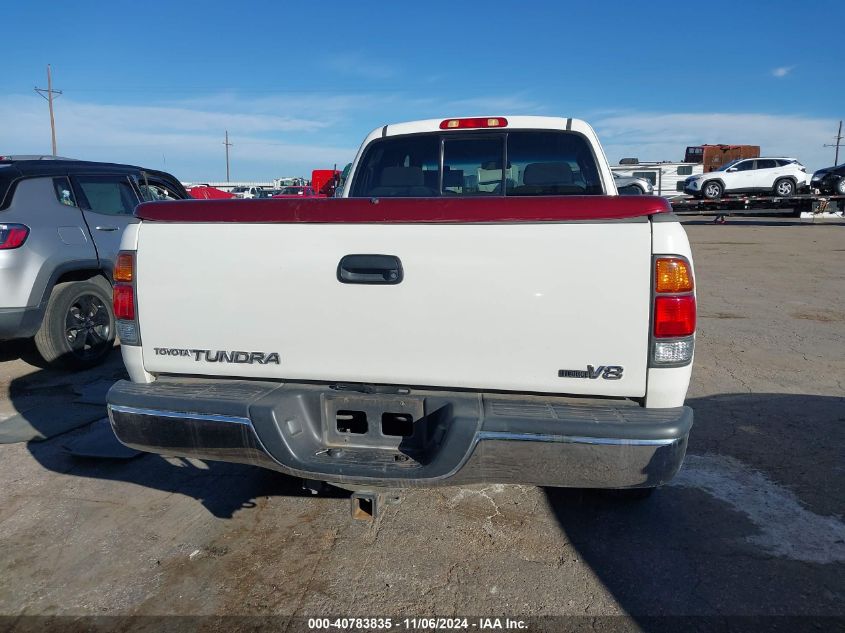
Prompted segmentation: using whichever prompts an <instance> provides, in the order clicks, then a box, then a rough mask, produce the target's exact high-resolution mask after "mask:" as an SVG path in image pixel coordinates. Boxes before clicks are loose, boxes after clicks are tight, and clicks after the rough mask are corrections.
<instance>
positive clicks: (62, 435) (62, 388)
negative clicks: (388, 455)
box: [0, 344, 349, 518]
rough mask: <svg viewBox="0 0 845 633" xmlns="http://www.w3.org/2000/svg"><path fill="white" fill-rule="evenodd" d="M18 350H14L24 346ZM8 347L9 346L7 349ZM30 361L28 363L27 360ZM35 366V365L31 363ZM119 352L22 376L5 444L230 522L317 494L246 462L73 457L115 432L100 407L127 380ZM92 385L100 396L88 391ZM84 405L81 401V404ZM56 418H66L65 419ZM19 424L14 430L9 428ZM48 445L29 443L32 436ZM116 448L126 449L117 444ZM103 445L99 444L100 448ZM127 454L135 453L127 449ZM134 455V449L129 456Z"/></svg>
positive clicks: (334, 493) (1, 438) (67, 470)
mask: <svg viewBox="0 0 845 633" xmlns="http://www.w3.org/2000/svg"><path fill="white" fill-rule="evenodd" d="M25 347H26V345H25V344H21V345H20V346H18V345H15V346H14V350H18V349H23V348H25ZM4 350H5V347H4ZM9 354H11V356H10V357H9V358H8V359H7V358H6V357H5V356H4V357H0V362H2V360H17V359H18V358H20V356H19V355H16V354H17V351H10V352H8V353H7V355H9ZM27 362H29V361H27ZM30 364H32V363H30ZM123 374H124V370H123V365H122V360H121V359H120V352H119V350H117V349H116V350H115V351H114V352H113V354H112V356H111V357H110V358H109V359H108V360H107V361H106V363H104V364H103V365H102V366H100V367H97V368H95V369H92V370H88V371H84V372H65V371H62V370H56V369H52V368H45V369H37V368H36V369H35V371H32V372H31V373H28V374H26V375H24V376H21V377H18V378H15V379H13V380H12V381H11V383H10V385H9V399H10V401H11V405H12V407H13V409H14V410H15V411H16V412H17V414H16V415H15V416H14V418H15V419H11V418H10V417H7V418H6V419H3V420H0V450H2V443H9V442H14V441H16V439H15V435H16V434H19V435H20V439H19V440H17V441H20V442H24V441H26V442H27V448H28V450H29V453H30V454H31V455H32V457H33V458H34V459H35V460H36V461H37V462H38V463H39V464H40V465H41V466H43V467H44V468H46V469H47V470H50V471H53V472H56V473H61V474H65V475H70V476H74V477H87V478H92V479H102V480H110V481H115V482H126V483H132V484H136V485H139V486H144V487H146V488H151V489H154V490H160V491H163V492H167V493H174V494H179V495H185V496H188V497H192V498H194V499H196V500H198V501H199V502H201V503H202V505H203V506H204V507H205V508H206V509H207V510H208V511H209V512H210V513H211V514H212V515H214V516H215V517H218V518H231V517H232V516H233V515H234V513H235V512H237V511H238V510H240V509H244V508H251V507H253V506H254V505H255V500H256V499H257V498H260V497H272V496H283V497H300V496H311V495H312V493H311V492H310V491H307V490H304V489H303V488H302V482H301V480H299V479H295V478H292V477H288V476H286V475H283V474H281V473H277V472H274V471H270V470H267V469H264V468H259V467H255V466H250V465H245V464H230V463H224V462H214V461H206V460H199V459H183V458H164V457H162V456H159V455H154V454H149V453H140V454H139V455H137V456H136V457H134V458H126V456H125V455H124V456H123V457H122V458H118V451H115V456H114V457H115V458H91V457H79V456H75V455H73V454H71V453H70V452H69V451H68V450H67V449H66V445H68V444H70V443H72V442H73V441H74V440H76V439H78V438H80V437H81V436H82V435H85V434H88V433H100V434H104V435H105V434H107V435H108V436H109V437H108V438H100V439H110V438H111V437H112V435H111V432H110V431H111V430H110V428H109V427H108V426H107V425H106V424H104V423H98V422H97V420H102V419H103V418H105V417H106V409H105V404H104V402H101V403H100V404H97V403H96V402H97V400H98V399H101V398H102V397H103V396H104V394H105V391H106V390H107V388H108V386H110V384H111V383H113V382H114V381H115V380H116V379H119V378H121V377H124V376H123ZM91 387H93V391H94V392H95V394H94V396H93V398H92V396H91V394H89V395H88V398H89V399H88V400H87V401H85V398H84V397H81V396H80V394H85V393H86V391H88V390H89V388H91ZM80 400H82V402H80ZM57 418H63V420H61V421H58V420H57ZM13 425H14V429H13V430H11V431H10V430H9V427H12V426H13ZM37 434H40V435H43V436H46V437H47V439H45V440H30V441H27V440H29V438H30V437H31V436H33V435H37ZM114 442H115V446H116V447H117V448H120V449H123V447H122V446H120V445H119V444H117V441H116V439H115V440H114ZM101 444H102V442H100V445H101ZM127 452H128V451H127ZM130 454H131V452H130ZM320 494H321V496H330V497H338V498H342V497H348V496H349V493H347V492H346V491H343V490H340V489H337V488H333V487H326V488H325V489H324V490H323V491H322V492H321V493H320Z"/></svg>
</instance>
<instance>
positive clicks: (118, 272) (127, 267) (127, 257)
mask: <svg viewBox="0 0 845 633" xmlns="http://www.w3.org/2000/svg"><path fill="white" fill-rule="evenodd" d="M134 268H135V260H134V258H133V257H132V253H127V252H125V251H121V252H120V253H118V255H117V261H116V262H115V264H114V280H115V281H132V280H133V279H134V278H135V270H134Z"/></svg>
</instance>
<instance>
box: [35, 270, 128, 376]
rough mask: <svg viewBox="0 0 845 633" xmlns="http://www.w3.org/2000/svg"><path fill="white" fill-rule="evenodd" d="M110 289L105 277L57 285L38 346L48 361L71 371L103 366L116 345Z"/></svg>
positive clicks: (43, 323) (38, 334)
mask: <svg viewBox="0 0 845 633" xmlns="http://www.w3.org/2000/svg"><path fill="white" fill-rule="evenodd" d="M109 291H110V286H109V284H108V282H107V281H106V280H105V279H103V278H102V277H95V278H93V279H89V280H88V281H69V282H64V283H60V284H56V286H55V287H54V288H53V292H52V293H51V294H50V301H49V303H48V304H47V310H46V312H45V313H44V321H43V322H42V323H41V329H39V330H38V332H37V333H36V335H35V346H36V347H37V348H38V353H39V354H41V356H42V358H44V360H45V361H47V362H48V363H51V364H55V365H64V366H65V367H69V368H72V369H86V368H88V367H93V366H94V365H99V364H100V363H101V362H103V361H104V360H105V358H106V356H107V355H108V353H109V352H110V351H111V349H112V347H113V345H114V314H113V313H112V306H111V303H112V299H111V293H110V292H109Z"/></svg>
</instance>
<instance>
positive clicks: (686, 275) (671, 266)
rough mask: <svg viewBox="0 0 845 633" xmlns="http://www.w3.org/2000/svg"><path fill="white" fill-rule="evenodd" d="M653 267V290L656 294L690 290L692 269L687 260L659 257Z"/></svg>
mask: <svg viewBox="0 0 845 633" xmlns="http://www.w3.org/2000/svg"><path fill="white" fill-rule="evenodd" d="M654 269H655V270H654V291H655V292H657V293H658V294H664V293H667V292H691V291H692V289H693V288H692V271H691V270H690V265H689V262H688V261H687V260H685V259H681V258H680V257H661V258H660V259H658V260H657V262H656V264H655V267H654Z"/></svg>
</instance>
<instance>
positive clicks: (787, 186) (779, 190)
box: [774, 178, 795, 198]
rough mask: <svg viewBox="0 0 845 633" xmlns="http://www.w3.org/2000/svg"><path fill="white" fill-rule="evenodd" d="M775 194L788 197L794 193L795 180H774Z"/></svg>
mask: <svg viewBox="0 0 845 633" xmlns="http://www.w3.org/2000/svg"><path fill="white" fill-rule="evenodd" d="M774 190H775V195H777V196H780V197H782V198H788V197H789V196H791V195H794V194H795V182H794V181H793V180H792V179H790V178H781V179H780V180H778V181H776V182H775V187H774Z"/></svg>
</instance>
